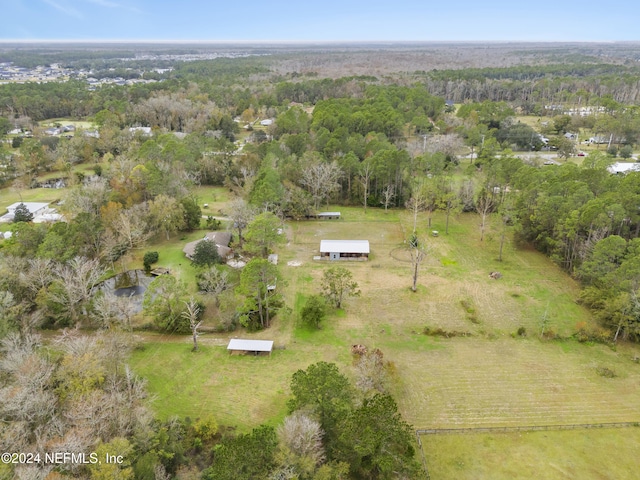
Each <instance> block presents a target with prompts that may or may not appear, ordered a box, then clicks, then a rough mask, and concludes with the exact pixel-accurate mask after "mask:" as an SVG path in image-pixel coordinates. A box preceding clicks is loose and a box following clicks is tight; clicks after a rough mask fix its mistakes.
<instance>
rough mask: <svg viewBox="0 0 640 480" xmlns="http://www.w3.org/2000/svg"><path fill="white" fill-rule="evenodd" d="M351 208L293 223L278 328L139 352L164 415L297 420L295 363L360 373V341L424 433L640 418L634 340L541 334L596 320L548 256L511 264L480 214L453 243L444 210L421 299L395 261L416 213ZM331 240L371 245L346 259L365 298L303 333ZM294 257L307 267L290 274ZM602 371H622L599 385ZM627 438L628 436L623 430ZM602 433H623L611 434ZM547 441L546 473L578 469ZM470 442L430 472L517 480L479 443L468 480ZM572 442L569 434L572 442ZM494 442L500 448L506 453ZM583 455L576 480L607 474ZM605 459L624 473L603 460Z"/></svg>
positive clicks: (511, 256)
mask: <svg viewBox="0 0 640 480" xmlns="http://www.w3.org/2000/svg"><path fill="white" fill-rule="evenodd" d="M336 210H338V209H336ZM339 210H341V211H342V215H343V219H342V220H339V221H308V222H295V223H293V222H292V223H290V224H288V231H287V235H288V238H289V243H288V244H287V245H286V246H284V247H282V248H281V249H280V251H279V252H278V253H279V254H280V262H279V263H280V270H281V272H282V274H283V276H284V278H285V280H286V286H284V288H283V290H282V291H283V292H284V294H285V297H286V303H287V305H288V306H289V307H290V312H283V313H282V314H280V315H279V316H278V318H276V320H275V322H274V325H273V327H272V328H271V329H269V330H268V331H265V332H260V333H259V334H247V333H245V332H234V333H232V334H229V335H220V334H211V335H205V336H203V337H202V339H201V343H202V344H203V345H204V348H203V351H202V352H201V353H198V354H195V355H194V354H192V353H191V352H190V344H189V339H188V338H185V339H184V342H182V343H175V342H173V343H171V344H165V343H163V342H161V341H160V342H155V343H152V344H150V345H148V346H147V347H146V349H145V350H143V351H139V352H136V353H135V354H134V357H133V358H132V364H133V367H134V369H135V370H136V372H138V373H139V374H141V375H143V376H145V377H147V378H148V379H149V389H150V391H151V392H153V393H154V394H155V395H156V396H157V398H158V400H157V401H156V402H155V403H154V408H155V409H156V410H157V411H158V412H159V414H160V415H161V416H163V417H168V416H171V415H180V416H197V415H201V414H203V413H205V412H206V413H212V414H213V415H215V416H216V417H217V418H218V419H219V421H220V422H221V423H223V424H232V425H239V427H240V428H241V429H248V428H251V427H253V426H256V425H257V424H259V423H261V422H264V421H269V422H275V421H277V420H278V419H280V418H281V417H282V416H283V415H284V414H285V410H286V409H285V401H286V399H287V398H288V392H289V381H290V378H291V375H292V374H293V373H294V372H295V371H296V370H297V369H299V368H306V367H307V366H308V365H309V364H311V363H314V362H317V361H319V360H327V361H333V362H336V363H337V364H338V365H339V367H340V369H341V370H342V371H343V372H345V373H346V374H347V375H352V366H351V364H352V358H351V355H350V345H352V344H354V343H363V344H365V345H367V346H369V347H370V348H374V347H377V348H380V349H381V350H382V351H383V352H384V355H385V359H386V360H389V361H391V362H392V363H393V364H394V366H395V372H396V376H395V378H394V381H393V382H392V385H391V390H392V394H393V395H394V396H395V398H396V399H397V401H398V405H399V408H400V410H401V412H402V414H403V415H404V417H405V418H406V419H407V421H408V422H410V423H411V424H413V425H414V426H415V427H416V428H454V427H475V426H521V425H548V424H575V423H609V422H627V421H640V404H638V402H637V395H638V388H639V387H640V365H639V364H637V363H636V362H634V361H633V357H634V356H635V355H636V353H637V348H636V347H635V346H619V347H618V349H617V351H613V350H611V349H610V348H608V347H606V346H602V345H594V346H588V345H583V344H579V343H577V342H575V341H573V340H565V341H540V340H539V339H538V333H539V327H540V320H541V318H542V316H543V315H544V313H545V312H547V315H548V317H549V318H550V327H551V328H553V329H554V330H555V331H556V332H558V333H559V334H562V335H564V336H568V335H570V334H572V333H573V332H574V330H575V325H576V323H578V322H586V323H588V324H589V323H592V320H591V317H590V315H589V314H588V312H587V311H586V310H584V309H582V308H581V307H580V306H578V305H577V304H576V303H575V298H576V296H577V293H578V286H577V285H576V284H575V283H574V282H573V281H572V280H571V279H570V278H568V277H567V276H566V275H565V274H564V273H563V272H562V271H560V270H559V269H558V268H557V267H556V266H555V265H553V264H552V263H551V262H549V261H548V259H546V258H545V257H544V256H543V255H540V254H539V253H537V252H535V251H532V250H528V249H518V248H515V246H514V245H512V244H511V243H507V245H506V246H505V250H504V261H503V262H498V261H497V260H496V258H497V254H498V248H499V243H498V240H499V239H498V237H497V232H491V231H490V232H489V236H488V238H486V239H485V241H484V242H480V241H479V238H480V234H479V228H478V217H477V216H475V215H462V216H460V218H458V219H452V220H451V225H450V234H449V235H445V234H444V218H442V217H440V216H437V215H436V216H434V219H433V225H432V227H431V228H429V229H428V228H427V224H426V217H424V216H423V217H421V218H420V224H419V236H420V238H421V239H423V240H424V241H425V242H428V243H429V244H430V245H431V248H432V256H431V258H430V260H429V261H428V262H426V263H425V266H424V268H422V271H421V273H420V277H419V290H418V292H417V293H412V292H411V291H410V289H409V287H410V285H411V268H410V264H409V263H407V262H405V261H402V260H397V259H396V258H395V256H394V255H392V252H394V251H396V250H397V249H399V248H402V245H403V240H404V238H405V235H406V232H407V231H410V229H411V228H412V224H413V219H412V217H411V216H410V215H409V214H407V213H406V212H404V211H390V212H387V213H386V214H385V213H384V212H383V211H380V210H376V211H369V212H367V214H366V215H365V214H364V213H363V211H362V209H358V208H352V209H349V208H340V209H339ZM431 230H439V231H440V232H441V234H440V236H439V237H431V236H429V235H428V233H429V232H430V231H431ZM323 238H333V239H340V238H367V239H369V240H370V242H371V249H372V255H371V260H370V261H369V262H341V263H340V264H339V265H340V266H343V267H346V268H348V269H349V270H350V271H351V272H352V273H353V275H354V278H355V279H356V281H358V283H359V284H360V287H361V290H362V296H361V297H359V298H349V299H347V301H346V302H345V309H344V310H342V311H336V312H333V313H332V315H330V317H329V318H327V320H326V321H325V323H324V325H323V328H322V329H321V330H319V331H314V330H310V329H308V328H306V327H301V326H299V325H298V313H299V310H300V308H301V307H302V306H303V305H304V302H305V300H306V298H307V297H308V296H309V295H311V294H313V293H317V292H319V289H320V287H319V280H320V279H321V277H322V272H323V271H324V270H325V269H327V268H329V267H331V266H335V264H334V263H330V262H320V261H314V260H313V256H314V255H317V251H318V247H319V242H320V240H321V239H323ZM168 245H169V244H168ZM172 248H173V247H172ZM176 248H177V247H176ZM181 248H182V247H180V249H179V250H181ZM175 261H177V260H175ZM288 261H296V262H300V263H301V265H300V266H288V265H287V262H288ZM160 263H163V260H162V254H161V261H160ZM183 265H184V264H183ZM493 270H499V271H500V272H502V274H503V278H502V279H500V280H497V281H496V280H492V279H490V278H489V277H488V273H489V272H491V271H493ZM463 300H464V301H465V302H467V305H470V306H472V307H473V309H474V310H475V313H476V316H477V319H476V322H472V321H470V319H469V314H468V312H467V311H466V309H465V307H464V306H463V304H462V301H463ZM426 325H430V326H432V327H441V328H443V329H445V330H448V331H451V330H457V331H467V332H469V333H471V334H473V336H471V337H466V338H452V339H445V338H435V337H429V336H426V335H423V334H422V333H421V332H422V329H423V328H424V327H425V326H426ZM519 326H524V327H525V328H526V330H527V333H528V336H527V337H525V338H520V337H516V338H512V336H511V334H512V333H514V332H515V331H516V330H517V328H518V327H519ZM232 336H240V337H244V338H264V339H273V340H275V342H276V346H278V347H286V348H285V349H284V350H275V351H274V353H273V355H272V356H271V357H270V358H265V357H257V358H256V357H235V356H234V357H229V355H228V354H227V353H226V350H225V348H224V346H225V345H226V343H227V341H228V338H230V337H232ZM192 358H193V359H194V360H193V361H192V360H191V359H192ZM600 367H606V368H609V369H611V370H612V371H614V372H615V373H616V375H617V376H616V377H615V378H603V377H601V376H600V375H599V374H598V368H600ZM168 372H170V373H168ZM628 432H629V429H626V430H625V431H624V433H621V434H620V435H627V434H628ZM545 433H547V434H550V433H549V432H545ZM563 433H566V432H563ZM569 433H571V432H569ZM596 433H598V434H602V435H614V437H606V438H616V437H615V434H613V433H606V432H605V433H602V432H596ZM542 435H544V433H543V434H542ZM552 435H555V433H553V434H552ZM465 438H467V437H465ZM469 438H470V437H469ZM549 438H552V440H550V441H549V442H550V443H554V442H556V443H558V444H559V445H560V446H559V447H557V451H556V453H553V452H548V451H547V453H545V450H544V448H543V447H544V445H538V444H533V445H532V446H530V447H527V448H529V450H533V451H535V452H534V454H532V458H533V460H532V465H536V462H537V464H538V465H546V463H544V460H543V459H544V458H546V457H545V455H549V458H550V459H552V460H550V462H552V463H554V464H556V465H558V466H559V467H560V468H562V469H566V468H567V467H566V465H564V464H563V463H561V460H562V458H563V457H562V452H563V446H562V445H563V443H564V442H565V440H563V438H564V437H563V438H560V437H558V440H557V441H556V440H554V439H553V438H555V437H549ZM620 438H621V437H620ZM428 440H429V442H431V441H432V437H431V436H430V437H429V439H428ZM438 441H442V442H444V440H438ZM459 441H460V440H455V439H454V440H452V442H454V443H452V444H451V445H448V444H446V443H442V444H438V443H429V444H428V448H430V450H429V452H428V458H429V455H431V456H433V455H443V456H444V457H443V460H442V462H443V465H444V467H443V469H444V470H442V471H443V472H444V473H443V474H439V475H436V474H435V473H437V470H436V471H433V470H432V471H431V474H432V478H434V479H435V478H501V477H497V476H495V477H494V476H491V475H489V474H487V476H486V477H482V476H481V475H482V474H483V473H482V472H484V471H487V472H489V471H491V472H493V471H494V470H493V469H495V467H496V465H500V464H501V463H504V464H505V465H506V466H505V467H504V468H505V471H506V472H516V474H519V473H518V472H519V470H518V467H519V465H520V463H522V462H523V461H524V460H523V459H522V457H523V454H521V453H518V452H516V453H513V454H512V455H511V456H509V455H508V454H505V457H504V459H503V458H500V459H496V458H495V456H491V455H489V454H486V455H485V454H483V453H479V454H478V453H476V450H477V446H476V445H475V444H473V443H471V445H470V446H469V447H465V448H467V450H466V452H468V453H465V454H464V455H463V459H464V461H465V462H467V463H465V464H466V465H469V464H472V465H476V463H479V464H480V465H481V467H479V468H476V467H475V466H474V468H473V469H472V470H465V469H461V470H460V472H462V475H458V470H455V468H457V467H455V461H456V459H457V458H458V457H457V456H456V455H457V453H456V452H457V450H456V448H457V446H456V444H455V442H459ZM571 441H572V440H571V439H570V438H569V437H567V440H566V442H571ZM604 441H605V440H603V442H604ZM505 443H508V441H507V440H505ZM425 445H427V442H426V440H425ZM632 445H633V444H632ZM635 445H636V447H635V450H633V448H634V447H633V446H629V448H630V449H631V451H634V452H636V457H637V452H638V451H639V450H638V448H637V444H635ZM425 448H427V446H425ZM488 448H491V449H496V450H497V454H502V450H500V449H501V446H500V445H496V446H495V447H494V446H491V447H488ZM554 448H555V447H554ZM625 448H626V447H625ZM503 450H504V449H503ZM538 450H539V452H538ZM536 455H539V457H536ZM575 455H576V457H575V459H574V460H572V462H573V463H574V464H575V465H587V467H585V468H587V470H580V469H577V470H576V472H577V473H576V474H575V475H576V476H574V477H571V476H568V477H566V478H600V477H598V476H597V475H595V476H593V475H592V476H590V475H591V474H590V473H584V472H589V471H590V470H588V469H589V468H591V467H589V465H597V463H596V462H591V460H590V451H586V452H582V451H581V450H579V451H578V452H577V453H576V454H575ZM449 457H451V458H453V460H449ZM554 458H557V459H558V461H555V462H554V460H553V459H554ZM525 460H526V459H525ZM527 461H528V460H527ZM452 462H453V464H454V466H453V467H451V464H452ZM430 464H431V461H430ZM601 464H602V465H605V466H608V468H610V469H613V468H615V466H614V465H612V463H611V462H610V461H607V460H606V457H605V456H603V459H602V460H601ZM622 464H623V465H624V463H623V462H622ZM550 468H551V469H553V468H552V467H550ZM430 469H431V465H430ZM603 469H604V470H603V471H606V469H605V467H603ZM523 471H524V472H529V470H526V469H524V470H523ZM550 471H551V470H550ZM567 471H569V470H567ZM596 471H599V470H596ZM611 471H613V470H611ZM477 472H480V474H477ZM556 473H557V471H556ZM516 474H511V476H509V475H510V474H509V473H506V474H505V475H504V476H503V477H502V478H538V476H536V475H533V476H532V475H528V476H527V474H523V475H522V476H520V477H518V476H517V475H516ZM463 475H467V476H466V477H465V476H463ZM580 475H583V476H582V477H580ZM540 478H545V477H540ZM547 478H558V476H557V475H556V476H555V477H553V476H549V477H547ZM602 478H606V477H602ZM610 478H611V477H610ZM613 478H625V477H624V476H614V477H613Z"/></svg>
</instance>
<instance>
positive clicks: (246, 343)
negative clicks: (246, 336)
mask: <svg viewBox="0 0 640 480" xmlns="http://www.w3.org/2000/svg"><path fill="white" fill-rule="evenodd" d="M272 349H273V340H243V339H241V338H232V339H231V340H229V345H228V346H227V350H245V351H247V352H270V351H271V350H272Z"/></svg>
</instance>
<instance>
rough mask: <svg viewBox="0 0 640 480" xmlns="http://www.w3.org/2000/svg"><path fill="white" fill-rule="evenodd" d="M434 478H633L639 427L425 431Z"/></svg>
mask: <svg viewBox="0 0 640 480" xmlns="http://www.w3.org/2000/svg"><path fill="white" fill-rule="evenodd" d="M421 440H422V445H423V450H424V454H425V458H426V461H427V465H428V467H427V468H428V470H429V474H430V476H431V478H432V479H433V480H437V479H450V478H455V479H458V480H516V479H519V480H529V479H532V478H535V479H536V480H538V479H539V480H556V479H575V480H583V479H617V480H620V479H634V478H638V471H637V468H638V452H640V428H638V427H631V428H619V429H618V428H604V429H594V430H591V429H589V430H585V429H578V430H563V431H559V430H555V431H554V430H548V431H542V432H539V431H537V432H526V431H524V432H517V433H481V434H451V435H448V434H447V435H440V434H438V435H425V436H422V437H421Z"/></svg>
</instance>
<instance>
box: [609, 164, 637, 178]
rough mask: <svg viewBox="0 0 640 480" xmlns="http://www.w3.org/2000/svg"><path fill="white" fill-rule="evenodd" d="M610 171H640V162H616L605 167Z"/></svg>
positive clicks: (623, 172) (617, 172) (622, 172)
mask: <svg viewBox="0 0 640 480" xmlns="http://www.w3.org/2000/svg"><path fill="white" fill-rule="evenodd" d="M607 170H609V172H610V173H613V174H616V175H618V174H621V175H622V174H625V173H629V172H640V163H629V162H616V163H614V164H612V165H609V167H607Z"/></svg>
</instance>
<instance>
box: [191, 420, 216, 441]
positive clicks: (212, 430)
mask: <svg viewBox="0 0 640 480" xmlns="http://www.w3.org/2000/svg"><path fill="white" fill-rule="evenodd" d="M193 433H195V435H196V437H198V438H199V439H200V440H202V441H203V442H208V441H210V440H213V437H215V436H216V434H217V433H218V422H216V419H215V418H213V417H207V418H203V419H199V420H197V421H196V423H194V424H193Z"/></svg>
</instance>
